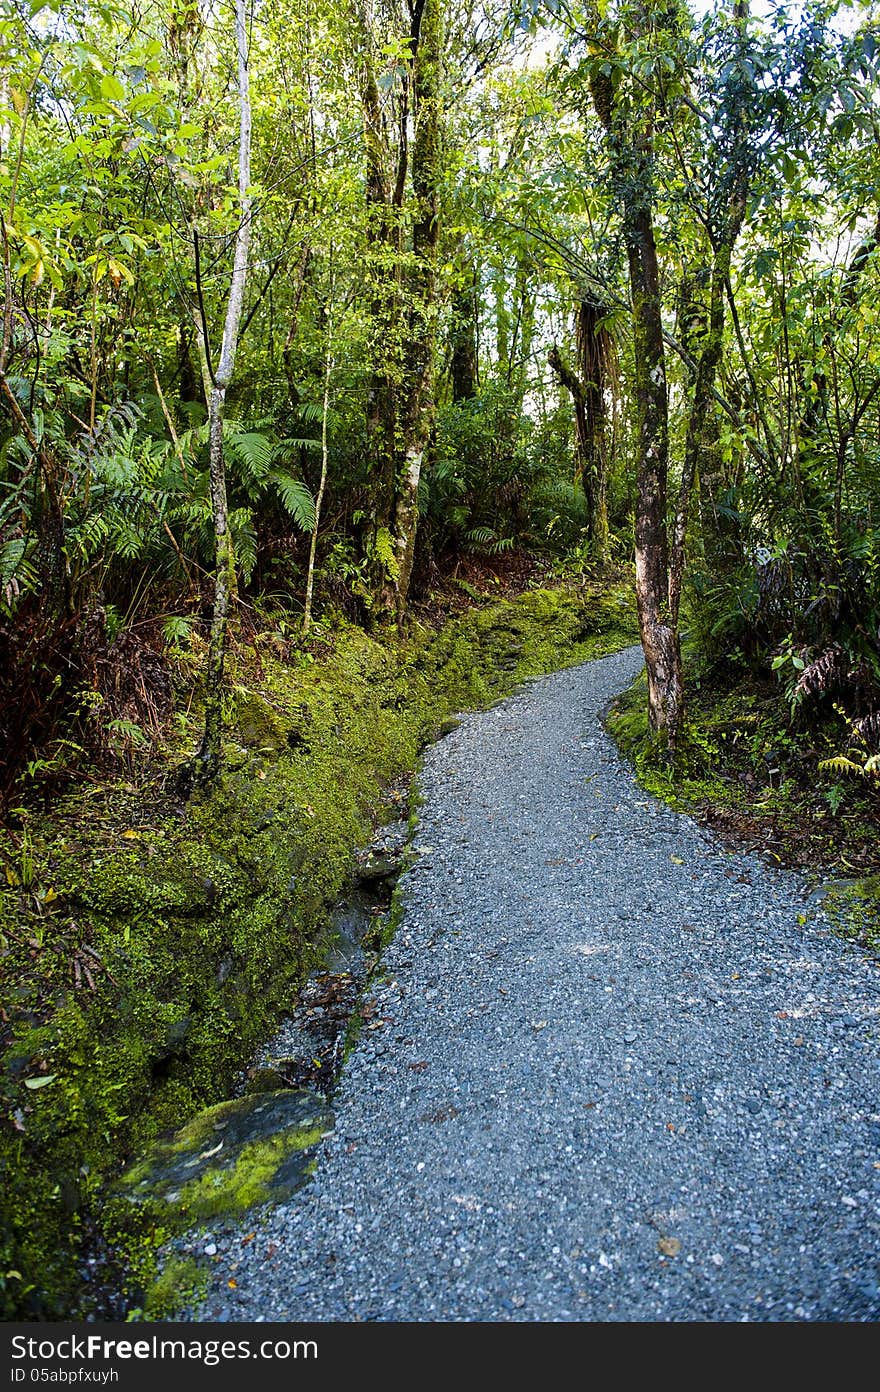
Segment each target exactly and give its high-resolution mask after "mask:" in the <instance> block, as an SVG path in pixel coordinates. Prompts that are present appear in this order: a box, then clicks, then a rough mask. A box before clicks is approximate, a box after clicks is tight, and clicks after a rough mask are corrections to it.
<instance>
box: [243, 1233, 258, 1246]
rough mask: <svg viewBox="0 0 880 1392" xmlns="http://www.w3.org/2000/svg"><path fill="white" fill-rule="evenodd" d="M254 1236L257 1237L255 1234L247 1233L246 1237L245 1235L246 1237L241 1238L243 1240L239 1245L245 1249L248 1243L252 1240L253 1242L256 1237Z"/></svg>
mask: <svg viewBox="0 0 880 1392" xmlns="http://www.w3.org/2000/svg"><path fill="white" fill-rule="evenodd" d="M256 1235H257V1234H256V1233H255V1232H249V1233H248V1235H247V1237H243V1238H242V1239H241V1245H242V1247H246V1246H247V1245H248V1243H249V1242H253V1240H254V1238H255V1237H256Z"/></svg>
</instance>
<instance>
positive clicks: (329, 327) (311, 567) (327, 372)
mask: <svg viewBox="0 0 880 1392" xmlns="http://www.w3.org/2000/svg"><path fill="white" fill-rule="evenodd" d="M333 288H334V282H333V274H332V272H331V275H330V286H329V289H328V291H327V318H326V333H327V343H326V347H325V349H324V399H323V409H322V411H321V481H320V483H319V485H318V493H317V496H316V498H315V525H314V527H313V528H312V539H311V542H310V544H309V564H308V570H307V572H306V598H305V605H304V607H303V621H302V631H303V637H305V636H306V635H307V633H308V631H309V629H310V627H311V624H312V594H313V590H314V583H315V553H316V551H317V549H318V528H319V527H320V525H321V507H322V505H323V502H324V492H325V490H326V487H327V467H328V463H329V449H328V436H327V416H328V414H329V411H330V379H331V377H332V374H333Z"/></svg>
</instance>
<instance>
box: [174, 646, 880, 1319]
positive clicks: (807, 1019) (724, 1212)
mask: <svg viewBox="0 0 880 1392" xmlns="http://www.w3.org/2000/svg"><path fill="white" fill-rule="evenodd" d="M640 665H641V653H640V651H638V650H636V649H629V650H627V651H625V652H622V653H617V654H615V655H614V656H612V657H608V658H603V659H601V660H598V661H596V662H591V663H588V664H587V665H585V666H583V667H579V668H575V669H570V670H568V671H564V672H559V673H556V674H555V675H553V676H551V677H548V678H545V679H542V680H541V681H539V682H536V683H533V684H530V685H529V686H528V687H527V688H526V689H525V690H523V691H522V692H520V693H519V694H517V695H515V696H513V697H511V698H510V699H509V700H508V701H506V702H504V703H503V704H502V705H500V706H497V707H495V708H494V709H492V710H489V711H487V712H485V713H483V714H479V715H470V716H467V717H465V718H464V720H463V723H462V725H461V726H460V727H459V729H457V730H456V731H455V732H454V733H453V734H452V735H450V736H449V737H448V738H446V739H444V740H443V741H441V742H440V743H438V744H436V745H434V746H433V747H432V748H431V749H429V750H428V752H427V754H426V757H425V759H424V764H423V768H422V772H421V775H420V785H421V789H422V793H423V796H424V805H423V807H422V809H421V813H420V825H419V830H418V834H417V837H416V846H417V847H419V848H421V855H420V858H419V861H418V863H417V864H416V865H415V866H414V867H413V869H412V870H411V871H410V872H409V873H408V874H407V875H406V876H405V877H404V880H403V881H402V884H403V886H404V917H403V922H402V924H401V926H400V928H399V929H398V932H397V935H396V937H395V940H394V942H393V944H392V945H391V947H390V948H389V949H388V951H387V953H386V957H385V959H384V969H385V970H384V976H383V977H380V978H379V980H378V981H377V982H376V983H375V985H374V990H373V992H372V995H373V998H374V1000H375V1003H376V1014H375V1015H374V1016H373V1017H372V1018H371V1019H370V1021H369V1024H370V1026H375V1025H378V1022H379V1021H383V1020H384V1021H385V1023H384V1024H382V1025H379V1027H377V1028H365V1029H364V1030H363V1031H362V1033H361V1035H360V1038H359V1041H358V1043H357V1046H356V1048H355V1049H354V1050H353V1052H352V1055H351V1057H350V1059H349V1061H348V1063H347V1065H346V1069H345V1071H344V1074H343V1078H342V1081H341V1085H340V1088H339V1090H338V1092H337V1095H336V1098H335V1102H334V1107H335V1109H336V1112H337V1126H336V1130H335V1132H334V1133H332V1134H331V1135H330V1136H328V1137H327V1138H326V1141H325V1143H324V1146H323V1148H322V1151H321V1152H319V1156H320V1158H319V1165H318V1171H317V1174H316V1177H315V1180H314V1181H313V1183H311V1184H310V1185H309V1186H308V1187H307V1188H306V1189H305V1190H303V1191H301V1192H300V1193H299V1194H298V1195H297V1196H296V1197H295V1199H294V1201H293V1202H292V1203H291V1204H290V1205H289V1206H285V1207H279V1208H276V1209H274V1210H271V1211H270V1212H269V1213H268V1214H267V1215H266V1216H265V1217H264V1218H263V1220H262V1222H261V1224H260V1226H259V1228H258V1231H257V1236H256V1238H255V1239H253V1240H251V1241H248V1242H246V1243H245V1244H243V1243H242V1237H243V1236H244V1235H246V1234H247V1233H248V1231H249V1230H248V1229H246V1228H242V1229H241V1230H240V1231H238V1232H232V1233H229V1232H226V1233H219V1234H217V1236H216V1239H215V1240H216V1242H217V1243H218V1246H219V1254H218V1256H217V1257H216V1276H217V1281H216V1285H215V1286H214V1287H213V1288H212V1289H211V1290H210V1291H209V1293H208V1297H207V1299H206V1301H205V1304H204V1305H203V1307H202V1309H201V1310H200V1312H199V1314H198V1318H200V1319H203V1320H218V1319H219V1320H222V1319H245V1320H253V1319H258V1318H259V1319H267V1320H272V1319H275V1320H286V1319H290V1320H297V1321H299V1320H302V1321H312V1320H319V1321H324V1320H391V1321H396V1320H438V1319H439V1320H507V1319H511V1320H597V1321H611V1320H657V1319H660V1320H743V1319H749V1320H756V1319H757V1320H767V1319H772V1320H787V1319H793V1320H870V1319H875V1318H877V1317H878V1315H880V1282H878V1278H880V1266H878V1263H880V1242H878V1231H880V1169H878V1161H880V1098H878V1089H877V1081H878V1068H877V1062H878V1029H877V1026H878V1015H880V971H878V969H877V964H876V963H875V962H872V961H870V960H869V959H868V958H866V957H865V956H864V954H863V953H861V952H860V951H859V950H858V949H857V948H855V947H852V946H849V945H847V944H845V943H843V942H841V941H840V940H839V939H838V938H837V937H835V936H833V935H832V933H831V932H830V927H829V924H828V923H827V921H826V920H825V919H824V917H823V915H822V912H821V909H820V907H819V900H818V897H814V898H812V899H810V898H809V897H808V893H809V892H808V888H807V885H806V883H805V881H804V880H803V879H802V878H801V877H800V876H797V875H794V874H792V873H789V872H783V871H779V870H774V869H772V868H769V867H768V866H766V865H765V864H763V863H762V862H761V861H760V860H758V859H757V858H755V857H754V856H750V855H740V854H729V853H727V852H725V851H723V850H721V849H720V848H719V847H718V846H717V845H716V844H715V843H714V842H713V841H712V840H711V839H710V838H709V836H708V835H707V834H706V833H704V832H703V831H702V830H701V829H700V828H699V827H698V826H697V825H696V824H695V823H694V822H693V821H692V820H690V819H689V818H687V817H685V816H682V815H680V814H676V813H674V812H672V811H670V810H669V809H668V808H666V807H664V806H662V805H661V804H659V803H657V802H655V801H653V800H652V799H651V798H649V797H648V795H647V794H646V793H644V792H643V791H642V790H641V789H640V788H639V787H638V786H637V784H636V783H635V781H634V778H633V776H632V773H631V772H630V771H629V769H628V768H627V767H626V766H625V765H624V764H623V763H622V761H621V759H620V758H619V756H618V754H617V752H616V750H615V748H614V746H613V744H612V743H611V741H610V740H609V739H608V738H607V737H606V736H605V734H604V732H603V731H602V729H601V726H600V724H599V722H598V719H597V715H598V712H599V711H600V709H601V708H602V707H603V706H604V705H605V703H606V702H607V701H608V700H609V699H610V698H611V697H612V696H613V695H615V694H616V693H617V692H619V691H620V690H622V689H623V687H624V686H625V685H626V684H627V683H628V681H629V680H630V679H631V678H632V677H633V676H634V675H635V673H636V672H637V671H638V669H639V667H640ZM250 1226H251V1227H252V1226H253V1224H251V1225H250ZM233 1273H234V1279H235V1280H236V1281H237V1289H236V1290H234V1291H233V1290H231V1289H229V1287H228V1285H227V1282H228V1279H229V1277H230V1275H231V1274H233Z"/></svg>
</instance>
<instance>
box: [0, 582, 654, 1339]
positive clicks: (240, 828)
mask: <svg viewBox="0 0 880 1392" xmlns="http://www.w3.org/2000/svg"><path fill="white" fill-rule="evenodd" d="M634 640H635V628H634V619H633V610H632V605H631V603H630V601H629V599H628V596H627V595H626V593H625V592H624V591H621V590H619V589H613V590H607V591H600V590H599V589H598V588H597V589H595V590H592V591H591V590H589V589H586V590H585V589H581V590H579V591H578V592H576V593H575V592H567V591H562V590H557V591H546V590H536V591H532V592H529V593H526V594H524V595H521V596H520V597H518V598H517V599H515V600H512V601H508V602H503V603H495V604H491V605H489V606H487V607H485V608H480V609H476V610H472V611H471V612H469V613H468V614H466V615H464V616H463V617H459V618H457V619H454V620H453V621H451V622H450V623H449V624H447V625H446V626H445V627H444V628H443V629H441V630H440V631H439V632H434V631H431V630H429V629H427V628H417V629H415V630H414V631H413V632H412V633H411V634H410V635H409V636H408V637H407V639H406V640H405V641H399V640H397V639H393V640H391V639H389V641H388V642H381V641H377V640H376V639H374V638H371V637H369V636H367V635H366V634H365V633H364V632H363V631H361V630H360V629H358V628H355V627H345V626H343V627H341V628H340V629H339V631H338V633H337V634H336V635H335V642H334V648H333V651H332V654H331V655H330V656H329V657H327V658H326V659H324V660H320V661H314V662H311V661H305V660H303V657H302V655H301V654H300V655H299V656H298V657H297V656H296V655H294V658H293V659H292V661H291V662H282V661H281V660H279V659H277V658H267V657H266V656H265V655H263V656H262V657H261V658H260V660H259V661H256V660H254V661H251V662H250V663H248V662H246V661H244V659H243V658H242V657H241V654H239V657H238V659H237V660H236V662H234V663H233V664H232V666H233V671H232V682H231V688H230V691H231V694H230V721H229V739H228V743H227V748H226V762H225V773H224V776H223V779H222V781H221V783H220V784H219V785H218V787H217V788H216V789H215V790H214V791H213V792H212V793H211V795H210V796H207V795H205V794H202V793H198V794H195V795H194V796H192V797H191V798H190V799H189V800H188V801H187V802H185V803H184V802H182V801H181V800H180V799H179V798H178V797H176V796H175V795H174V793H173V792H169V791H163V788H162V786H161V784H160V783H154V784H153V785H151V787H150V788H149V789H148V790H144V789H141V790H140V791H138V792H134V791H133V790H130V791H126V789H125V786H124V785H121V784H119V785H116V786H114V787H107V786H106V785H103V786H89V785H85V786H83V787H81V788H80V789H79V790H78V792H77V793H76V794H74V795H71V796H69V797H67V798H66V799H64V800H63V802H61V803H60V804H58V805H57V806H56V807H55V808H54V809H53V810H52V812H51V814H41V815H39V816H38V815H37V814H36V813H33V812H30V813H25V814H23V819H22V827H20V828H19V829H18V830H16V831H14V832H8V833H5V834H4V837H3V840H2V843H0V849H2V855H3V861H4V866H3V867H0V875H4V877H5V881H6V883H5V884H4V885H3V888H2V894H0V935H2V936H0V953H2V986H0V1010H2V1014H0V1026H2V1029H3V1036H4V1042H5V1048H4V1054H3V1066H2V1075H0V1117H2V1122H0V1194H2V1197H0V1208H2V1212H0V1229H2V1237H0V1287H2V1289H0V1313H2V1315H3V1316H4V1317H5V1318H12V1317H15V1316H24V1317H27V1318H33V1317H38V1318H49V1319H51V1318H57V1317H60V1316H62V1315H64V1314H66V1313H69V1312H71V1311H76V1312H79V1313H82V1312H83V1311H84V1310H85V1309H87V1308H88V1300H89V1292H88V1288H87V1283H85V1284H84V1278H83V1274H82V1270H81V1266H80V1262H79V1257H80V1255H81V1252H82V1247H83V1240H84V1238H85V1237H87V1236H88V1235H89V1234H90V1232H93V1231H94V1230H95V1228H96V1227H97V1228H98V1229H100V1226H101V1211H102V1204H101V1203H100V1202H99V1199H100V1196H101V1195H102V1193H103V1190H104V1187H105V1185H106V1183H107V1181H108V1179H110V1178H111V1177H112V1176H114V1175H115V1174H116V1173H118V1171H119V1169H120V1167H121V1165H122V1164H123V1163H124V1162H125V1161H126V1160H127V1159H128V1158H129V1157H130V1156H131V1155H132V1154H133V1153H134V1152H135V1151H136V1150H138V1149H140V1148H142V1147H143V1146H144V1145H145V1144H147V1143H148V1142H149V1141H150V1140H151V1139H152V1138H154V1137H155V1136H156V1135H157V1134H159V1133H161V1132H162V1131H163V1130H168V1129H170V1128H173V1127H176V1126H179V1125H180V1124H181V1123H182V1122H184V1121H186V1119H187V1118H188V1117H189V1116H191V1115H192V1114H193V1113H195V1112H197V1111H198V1110H200V1109H201V1108H203V1107H205V1106H208V1105H211V1104H212V1103H215V1102H218V1101H220V1100H221V1099H223V1098H224V1097H226V1096H227V1095H228V1089H229V1087H230V1083H231V1079H232V1077H233V1075H234V1074H235V1072H236V1070H237V1069H238V1068H239V1067H240V1066H241V1064H242V1063H243V1062H244V1061H245V1060H246V1059H247V1057H248V1056H249V1055H250V1054H251V1052H252V1051H253V1049H254V1048H255V1046H256V1045H257V1044H258V1043H259V1042H260V1041H261V1040H262V1039H264V1038H266V1037H267V1036H268V1035H269V1034H270V1033H271V1031H272V1029H273V1027H274V1025H275V1024H276V1022H277V1020H278V1018H279V1016H280V1014H281V1013H282V1012H283V1011H284V1009H285V1006H286V1004H287V1003H288V1002H289V1001H290V999H291V996H292V993H293V992H294V991H295V990H296V988H297V986H298V984H299V983H300V982H301V981H302V978H303V976H304V974H305V973H306V972H307V971H308V969H309V968H310V966H311V965H313V964H314V962H315V961H316V960H317V958H318V957H319V955H320V953H321V951H322V933H323V930H324V927H325V924H326V915H327V910H328V908H329V906H330V905H331V904H332V902H333V900H334V899H335V898H336V897H337V896H338V895H339V893H340V891H341V890H342V888H343V886H344V884H345V881H346V878H347V876H348V874H349V871H350V864H351V856H352V851H353V849H354V848H355V847H356V846H357V845H359V844H361V843H363V842H364V841H365V840H366V839H367V837H368V834H369V832H370V829H371V826H372V822H373V820H374V819H375V817H376V816H377V815H381V789H382V787H383V785H384V784H385V783H386V782H387V781H388V780H390V779H392V778H394V777H397V776H399V775H401V774H402V773H404V772H405V771H407V770H410V769H412V768H413V767H414V765H415V761H416V758H417V754H418V751H419V749H420V748H421V747H422V746H423V745H424V743H425V742H426V741H427V740H428V739H430V738H431V736H432V734H433V733H434V732H436V731H437V730H438V729H439V727H440V724H441V722H442V721H443V720H444V718H446V717H448V716H449V715H450V714H451V713H453V712H455V711H457V710H462V709H468V708H476V707H480V706H484V705H486V704H488V703H490V702H491V701H493V700H495V699H497V698H498V697H500V696H502V695H504V694H506V693H507V692H508V691H510V690H511V689H512V687H513V686H515V684H516V683H517V682H518V681H519V680H521V679H522V678H524V677H526V676H528V675H534V674H537V673H540V672H545V671H549V670H552V669H554V668H557V667H560V666H564V665H568V664H571V663H574V662H579V661H584V660H586V659H587V658H590V657H593V656H597V655H599V654H600V653H603V652H607V651H611V650H613V649H614V648H616V647H619V646H621V645H622V644H624V643H626V642H632V641H634ZM186 734H187V737H188V738H191V737H192V735H193V731H192V730H191V729H190V730H189V731H187V732H186ZM107 1211H109V1212H113V1211H114V1209H113V1206H112V1205H111V1206H110V1208H109V1209H108V1210H107ZM105 1236H106V1237H108V1238H109V1239H110V1240H111V1241H112V1240H113V1239H114V1237H116V1236H120V1235H117V1234H114V1233H113V1232H110V1233H105ZM121 1236H122V1238H123V1239H124V1242H127V1243H129V1245H130V1244H131V1242H132V1241H136V1242H152V1241H155V1240H158V1239H160V1238H161V1237H162V1236H163V1234H162V1232H161V1231H156V1232H154V1233H146V1234H144V1233H140V1234H138V1235H136V1237H135V1238H132V1235H131V1234H122V1235H121Z"/></svg>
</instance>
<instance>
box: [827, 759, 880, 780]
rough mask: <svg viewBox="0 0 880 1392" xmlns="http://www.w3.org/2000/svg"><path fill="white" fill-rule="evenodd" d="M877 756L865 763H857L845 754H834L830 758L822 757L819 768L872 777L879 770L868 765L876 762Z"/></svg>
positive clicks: (860, 776) (831, 771)
mask: <svg viewBox="0 0 880 1392" xmlns="http://www.w3.org/2000/svg"><path fill="white" fill-rule="evenodd" d="M876 757H878V756H875V757H874V758H872V759H869V760H868V762H867V763H865V764H857V763H856V761H855V760H854V759H848V758H847V757H846V755H845V754H834V755H832V757H831V758H830V759H821V760H820V761H819V768H820V770H821V771H822V773H853V774H857V775H858V777H859V778H864V777H866V776H868V777H870V775H871V774H872V773H876V771H877V770H876V767H874V768H869V767H868V765H869V764H874V763H875V759H876Z"/></svg>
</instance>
